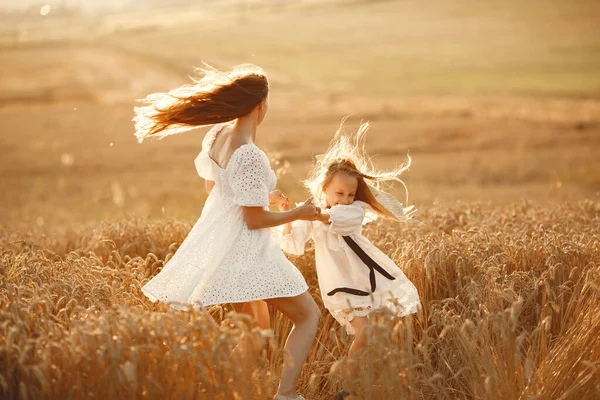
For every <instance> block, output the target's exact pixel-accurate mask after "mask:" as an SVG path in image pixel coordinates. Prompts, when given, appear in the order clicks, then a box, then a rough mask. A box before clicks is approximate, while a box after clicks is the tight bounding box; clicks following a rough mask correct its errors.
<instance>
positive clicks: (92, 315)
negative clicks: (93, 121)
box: [0, 201, 600, 400]
mask: <svg viewBox="0 0 600 400" xmlns="http://www.w3.org/2000/svg"><path fill="white" fill-rule="evenodd" d="M419 219H420V221H419V222H416V221H415V222H412V223H407V224H403V225H392V224H390V223H386V222H379V223H375V224H372V225H369V226H368V227H367V230H366V234H367V236H368V237H370V238H371V239H372V240H373V242H374V243H375V244H376V245H377V246H379V247H380V248H382V250H384V251H385V252H386V253H388V254H390V255H391V256H392V258H393V259H394V260H395V261H396V262H397V263H398V264H399V265H401V266H402V267H403V269H404V271H405V273H406V274H407V276H408V277H409V278H410V279H411V280H412V281H413V282H414V283H415V285H416V286H417V288H418V290H419V293H420V295H421V297H422V302H423V306H424V308H423V312H422V314H421V315H419V316H418V317H416V318H414V319H412V320H410V319H404V320H399V319H396V318H393V317H391V316H389V315H380V316H377V318H375V319H374V320H373V323H372V324H371V325H370V329H369V337H370V345H369V347H368V350H367V351H366V352H365V353H364V354H363V357H364V358H365V359H366V360H365V361H366V362H364V363H361V364H360V365H361V370H360V382H361V383H360V385H361V391H362V393H363V398H367V399H399V398H410V399H420V398H427V399H430V398H437V399H454V398H459V399H481V398H485V399H499V398H501V399H527V398H536V399H553V400H554V399H593V398H598V396H600V390H599V389H598V386H597V382H598V381H599V380H600V346H598V345H597V343H598V342H597V340H598V337H599V336H600V311H599V310H600V264H599V263H598V262H599V260H600V233H599V231H598V226H600V203H594V202H590V201H587V202H581V203H579V204H577V205H557V206H553V207H551V208H542V207H539V206H534V205H531V204H529V203H526V202H523V203H517V204H512V205H509V206H505V207H501V208H499V207H490V206H487V205H482V204H477V203H473V204H468V205H460V206H456V207H452V208H429V209H425V210H422V213H421V216H420V218H419ZM190 227H191V225H190V224H189V223H183V222H177V221H174V220H169V221H157V222H152V221H143V220H128V221H126V222H123V223H120V224H110V223H105V224H102V225H100V226H97V227H83V228H80V229H78V230H76V231H73V230H72V231H65V232H60V233H59V232H48V233H47V234H43V233H41V232H33V231H32V232H30V233H29V234H15V233H9V232H8V231H5V232H4V234H3V235H2V238H1V239H0V248H1V249H2V254H1V259H0V262H1V270H0V284H1V286H0V307H1V310H0V312H1V317H0V319H1V320H2V324H1V325H0V338H2V342H1V343H0V354H1V356H0V393H1V394H2V397H3V398H23V399H25V398H34V399H38V398H39V399H47V398H56V399H58V398H61V399H62V398H83V397H97V398H124V399H125V398H127V399H131V398H172V399H191V398H219V399H221V398H223V399H230V398H236V399H254V398H256V399H265V398H268V396H270V395H271V394H272V393H273V391H274V389H275V385H276V381H277V375H278V373H279V367H278V365H279V362H280V360H281V348H282V341H283V339H284V338H285V336H286V333H287V332H288V331H289V329H290V324H289V323H288V321H287V320H285V319H284V318H282V317H281V316H280V315H279V314H277V313H274V314H273V315H272V324H273V331H274V337H271V334H270V333H269V332H261V331H259V330H257V329H251V332H249V330H248V327H247V326H248V325H247V324H249V326H250V327H251V328H252V326H253V325H252V323H251V322H249V321H245V320H243V318H240V317H238V316H235V315H233V314H229V313H228V312H227V311H228V307H227V306H224V307H213V308H211V309H210V310H208V311H193V312H179V311H173V310H171V309H169V308H167V307H164V306H162V305H154V304H152V303H150V302H149V301H147V300H146V299H145V298H144V297H143V296H142V294H141V292H140V287H141V286H142V285H143V284H144V282H145V281H146V280H148V279H149V278H150V277H151V276H153V275H155V274H156V273H157V271H158V270H159V269H160V268H161V267H162V265H163V263H164V260H165V259H168V258H169V257H170V256H172V254H173V253H174V251H175V250H176V248H177V246H178V245H179V244H180V243H181V241H182V240H183V238H184V237H185V235H186V233H187V232H188V230H189V229H190ZM293 262H294V263H295V264H296V265H297V266H298V267H299V268H300V269H301V270H302V272H303V274H304V275H305V277H306V280H307V282H308V283H309V285H310V286H311V289H310V291H311V293H312V294H313V295H314V296H316V297H318V295H317V279H316V275H315V270H314V254H313V253H312V252H309V253H308V254H306V255H304V256H302V257H298V258H294V259H293ZM317 301H319V299H317ZM241 341H243V342H244V343H245V345H244V348H245V352H244V353H243V354H242V355H239V354H235V353H234V355H232V356H231V358H230V353H231V351H232V350H233V349H234V348H235V346H236V345H237V344H238V343H240V342H241ZM349 343H350V339H349V338H348V337H346V336H345V334H344V333H343V332H342V330H341V329H340V328H339V327H338V326H337V325H336V324H335V323H334V321H333V319H332V318H331V317H330V316H329V315H327V314H323V318H322V320H321V324H320V327H319V331H318V337H317V341H316V343H315V346H314V347H313V349H312V351H311V354H310V357H309V360H308V363H307V364H306V366H305V368H304V370H303V373H302V376H301V379H300V391H301V392H302V393H303V394H304V395H305V396H306V397H307V398H308V399H328V398H331V395H332V394H333V393H334V392H335V391H337V390H338V389H339V388H340V387H341V385H342V380H343V371H344V368H343V364H344V358H343V357H344V355H345V353H346V350H347V347H348V345H349Z"/></svg>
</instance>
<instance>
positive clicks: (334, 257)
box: [280, 201, 421, 335]
mask: <svg viewBox="0 0 600 400" xmlns="http://www.w3.org/2000/svg"><path fill="white" fill-rule="evenodd" d="M366 211H370V212H372V213H374V211H373V210H372V209H371V207H370V206H369V205H368V204H367V203H364V202H362V201H355V202H354V203H352V204H351V205H336V206H333V207H331V208H330V209H329V210H328V212H329V215H330V220H331V224H330V225H326V224H323V223H322V222H319V221H313V222H310V221H294V222H293V223H292V232H291V233H290V234H287V235H282V236H281V239H280V242H281V247H282V249H283V250H284V251H285V252H287V253H290V254H296V255H301V254H303V253H304V246H305V243H306V242H307V241H308V240H309V239H310V238H312V239H313V241H314V243H315V258H316V268H317V275H318V279H319V288H320V290H321V297H322V298H323V304H324V305H325V307H326V308H327V309H328V310H329V312H330V313H331V314H332V315H333V317H334V318H335V319H336V320H337V321H338V322H339V323H340V324H341V325H343V326H344V327H345V328H346V332H348V334H350V335H353V334H354V328H353V327H352V325H351V324H350V321H351V320H352V319H353V318H354V317H355V316H366V315H368V314H369V313H370V312H372V311H373V310H376V309H379V308H382V307H387V308H389V309H390V310H392V311H393V312H394V313H396V314H397V315H398V316H404V315H408V314H413V313H415V312H417V311H418V310H419V308H420V307H421V302H420V300H419V294H418V293H417V289H416V288H415V286H414V285H413V284H412V282H411V281H409V280H408V278H406V276H405V275H404V273H403V272H402V270H401V269H400V268H399V267H398V266H397V265H396V264H395V263H394V262H393V261H392V260H391V259H390V258H389V257H388V256H386V255H385V254H384V253H383V252H382V251H381V250H379V249H378V248H377V247H375V246H374V245H373V244H372V243H371V242H370V241H369V240H368V239H367V238H366V237H364V236H363V235H362V233H361V231H362V225H363V223H364V222H365V221H367V222H368V220H369V216H368V215H366ZM370 220H372V219H370ZM344 237H346V238H344ZM352 247H354V248H355V249H356V247H359V248H360V249H358V250H353V248H352ZM361 249H362V252H363V254H362V258H361V256H359V253H361ZM365 254H366V256H367V257H365ZM368 258H370V259H371V261H370V262H369V261H367V262H369V263H370V264H371V265H373V264H377V267H378V268H377V267H375V268H370V267H369V266H367V264H366V263H365V261H363V259H364V260H367V259H368ZM372 271H373V272H372ZM386 276H387V277H386ZM373 281H374V285H373V283H372V282H373ZM373 286H375V288H374V290H373Z"/></svg>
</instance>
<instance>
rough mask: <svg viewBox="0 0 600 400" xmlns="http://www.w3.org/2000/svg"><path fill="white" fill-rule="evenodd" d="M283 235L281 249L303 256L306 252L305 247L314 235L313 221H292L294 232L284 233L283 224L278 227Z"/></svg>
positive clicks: (280, 242)
mask: <svg viewBox="0 0 600 400" xmlns="http://www.w3.org/2000/svg"><path fill="white" fill-rule="evenodd" d="M277 228H278V232H279V234H280V235H281V239H280V241H279V244H280V245H281V250H283V251H285V252H286V253H288V254H294V255H297V256H301V255H302V254H304V247H305V245H306V242H308V239H310V236H311V235H312V230H313V227H312V223H311V222H310V221H303V220H296V221H294V222H292V232H291V233H288V234H287V235H283V233H282V231H283V225H280V226H278V227H277Z"/></svg>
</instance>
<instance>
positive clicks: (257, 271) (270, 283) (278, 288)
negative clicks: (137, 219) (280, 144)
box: [142, 124, 308, 309]
mask: <svg viewBox="0 0 600 400" xmlns="http://www.w3.org/2000/svg"><path fill="white" fill-rule="evenodd" d="M222 127H223V125H222V124H220V125H216V126H214V127H213V128H212V129H211V130H210V131H209V132H208V133H207V134H206V136H205V138H204V140H203V142H202V151H201V152H200V154H199V155H198V157H197V158H196V160H195V164H196V169H197V171H198V174H199V175H200V176H201V177H202V178H204V179H207V180H213V181H214V182H215V185H214V187H213V189H212V191H211V193H210V195H209V196H208V198H207V200H206V203H205V204H204V208H203V209H202V214H201V216H200V219H199V220H198V221H197V222H196V224H195V225H194V227H193V228H192V230H191V231H190V233H189V234H188V236H187V237H186V238H185V240H184V241H183V243H181V246H180V247H179V249H178V250H177V252H176V253H175V254H174V255H173V257H172V258H171V259H170V260H169V261H168V262H167V263H166V264H165V266H164V268H163V269H162V270H161V271H160V273H159V274H157V275H156V276H155V277H154V278H152V280H150V281H149V282H148V283H147V284H146V285H144V287H143V288H142V291H143V293H144V294H145V295H146V296H148V298H150V300H152V301H157V300H159V301H162V302H168V303H171V306H173V307H174V308H178V309H181V308H184V307H185V305H186V304H189V305H193V306H196V307H200V306H204V307H206V306H209V305H212V304H222V303H239V302H246V301H253V300H260V299H270V298H276V297H292V296H297V295H299V294H301V293H304V292H305V291H306V290H307V289H308V286H307V285H306V282H305V280H304V277H303V276H302V274H301V273H300V271H299V270H298V269H297V268H296V267H295V266H294V265H293V264H292V263H291V262H290V261H288V259H287V258H286V257H285V255H284V254H283V252H282V250H281V247H280V246H279V242H278V237H277V232H276V230H275V229H272V228H266V229H255V230H250V229H249V228H248V226H247V224H246V221H245V220H244V217H243V214H242V206H251V207H264V208H265V209H268V205H269V192H270V191H271V190H273V189H274V188H275V184H276V182H277V178H276V176H275V173H274V172H273V170H272V169H271V167H270V164H269V159H268V157H267V156H266V155H265V153H263V152H262V151H261V150H260V149H259V148H258V147H257V146H256V145H254V144H246V145H243V146H241V147H239V148H238V149H236V150H235V152H234V153H233V154H232V156H231V158H230V160H229V162H228V164H227V166H226V167H225V168H221V167H220V166H218V165H217V164H216V163H215V162H214V161H213V160H212V159H211V158H210V157H209V151H210V148H211V147H212V144H213V143H214V140H215V137H216V136H217V134H218V133H219V132H220V131H221V129H222Z"/></svg>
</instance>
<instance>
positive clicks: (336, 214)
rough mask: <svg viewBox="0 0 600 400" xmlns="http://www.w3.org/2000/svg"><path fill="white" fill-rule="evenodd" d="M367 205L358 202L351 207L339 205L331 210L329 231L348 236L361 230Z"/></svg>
mask: <svg viewBox="0 0 600 400" xmlns="http://www.w3.org/2000/svg"><path fill="white" fill-rule="evenodd" d="M365 205H366V203H363V202H362V201H356V202H354V203H352V204H350V205H341V204H338V205H336V206H333V207H331V208H330V209H329V220H330V221H331V225H329V231H331V232H334V233H337V234H340V235H342V236H347V235H350V234H352V233H354V232H355V231H357V230H359V229H360V228H361V226H362V223H363V219H364V218H365V207H364V206H365Z"/></svg>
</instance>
